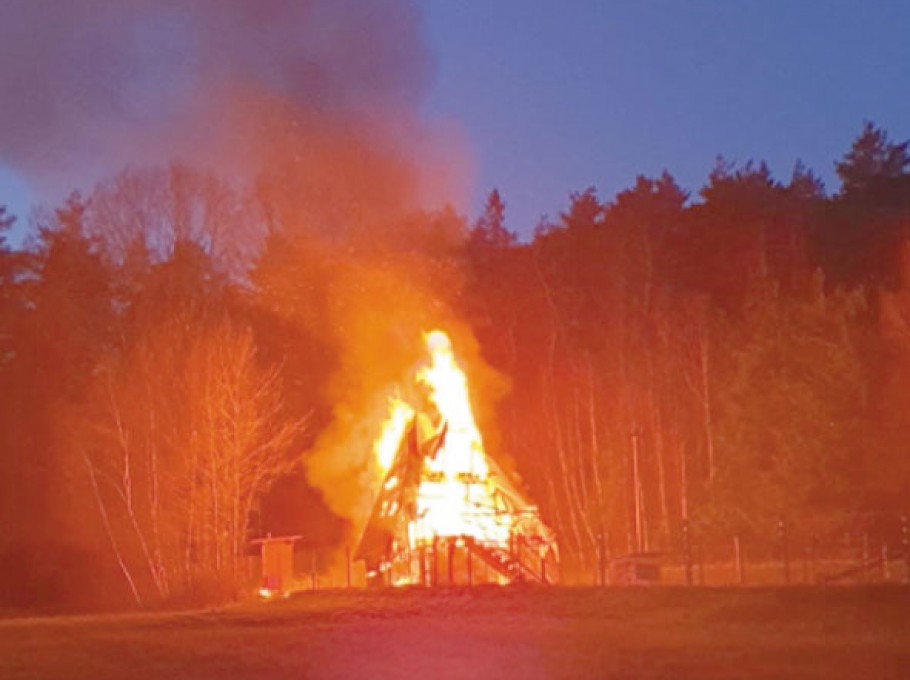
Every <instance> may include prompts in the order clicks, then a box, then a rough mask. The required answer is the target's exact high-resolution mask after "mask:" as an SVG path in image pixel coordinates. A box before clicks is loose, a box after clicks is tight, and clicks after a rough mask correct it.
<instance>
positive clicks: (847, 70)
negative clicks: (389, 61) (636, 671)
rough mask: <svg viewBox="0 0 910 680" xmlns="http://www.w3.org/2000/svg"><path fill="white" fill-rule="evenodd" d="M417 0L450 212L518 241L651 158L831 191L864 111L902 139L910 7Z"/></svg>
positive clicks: (25, 190) (689, 184)
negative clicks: (490, 224) (454, 154)
mask: <svg viewBox="0 0 910 680" xmlns="http://www.w3.org/2000/svg"><path fill="white" fill-rule="evenodd" d="M418 7H419V8H420V9H421V10H422V11H423V13H424V14H423V27H422V32H423V39H424V40H425V42H426V44H427V50H428V52H429V53H430V54H431V55H432V57H433V58H434V60H435V64H434V68H433V69H432V73H433V75H432V77H431V80H430V86H429V89H428V96H427V98H426V101H425V104H424V108H423V111H424V115H425V116H427V117H429V118H434V119H436V118H441V119H445V120H447V121H449V122H450V123H452V124H454V125H455V126H456V127H458V128H460V130H461V132H460V135H459V136H460V137H463V138H464V139H465V140H467V142H468V145H469V147H470V148H469V155H470V156H471V157H472V159H473V165H474V168H475V172H474V174H473V178H472V180H473V181H472V186H473V187H474V189H473V198H472V199H471V200H470V202H469V204H467V205H464V206H461V208H462V209H463V210H465V211H466V212H468V213H469V214H470V216H471V217H474V216H476V214H477V212H478V210H479V208H480V206H481V205H482V203H483V199H484V197H485V195H486V193H487V192H488V191H489V190H490V189H491V188H493V187H498V188H499V189H500V191H501V193H502V194H503V197H504V198H505V201H506V203H507V223H508V226H509V227H510V228H511V229H513V230H516V231H518V232H519V233H521V234H522V235H523V236H528V235H530V233H531V231H532V229H533V227H534V225H535V224H536V223H537V222H538V221H539V219H540V217H541V216H543V215H549V216H550V217H551V218H555V217H556V216H558V214H559V212H560V211H562V210H564V209H565V208H566V206H567V200H568V196H569V194H570V193H571V192H575V191H582V190H584V189H585V188H586V187H588V186H595V187H596V188H597V190H598V193H599V195H600V197H601V198H602V199H607V198H611V197H612V196H613V195H614V194H615V193H616V192H617V191H620V190H622V189H624V188H626V187H628V186H630V185H631V184H632V183H633V182H634V180H635V177H636V175H638V174H645V175H649V176H653V175H657V174H659V173H660V172H661V171H662V170H663V169H665V168H666V169H668V170H669V171H670V172H671V173H672V174H673V175H674V176H675V177H676V178H677V180H678V181H679V182H680V184H681V185H682V186H683V187H684V188H686V189H687V190H689V191H690V192H692V193H695V192H697V190H698V188H699V186H700V185H701V184H702V183H703V182H704V181H705V179H706V177H707V175H708V173H709V172H710V170H711V168H712V167H713V165H714V162H715V158H716V157H717V156H718V155H723V156H724V157H725V158H727V159H728V160H731V161H734V162H737V163H741V162H744V161H747V160H749V159H755V160H765V161H767V162H768V164H769V166H770V168H771V170H772V172H773V173H774V174H775V176H776V177H778V178H780V179H783V180H785V179H786V178H788V177H789V175H790V172H791V170H792V168H793V165H794V163H795V161H796V160H797V159H802V160H803V161H804V162H805V163H806V165H808V166H809V167H810V168H812V169H813V170H815V171H816V172H817V173H818V174H819V175H820V176H821V177H822V179H823V180H824V181H825V184H826V187H827V189H828V191H829V192H833V191H835V190H836V189H837V181H836V177H835V176H834V173H833V165H834V162H835V160H836V159H838V158H839V157H840V156H841V155H842V154H843V153H844V152H845V151H846V150H847V149H848V147H849V145H850V142H851V141H852V140H853V139H854V138H855V137H856V135H857V134H858V132H859V130H860V128H861V125H862V123H863V121H864V120H867V119H868V120H872V121H873V122H875V123H876V124H877V125H879V126H881V127H883V128H885V129H886V130H887V131H888V132H889V134H890V136H891V138H892V139H894V140H904V139H906V138H908V137H910V94H908V90H907V80H906V74H907V69H908V67H910V41H908V40H907V29H908V27H910V3H908V2H901V1H895V0H891V1H888V0H865V1H863V0H799V1H793V0H765V1H762V2H757V1H756V2H751V1H748V0H742V1H735V2H730V1H729V0H693V1H690V2H679V1H678V0H641V1H636V2H607V1H604V0H572V1H571V2H558V1H555V0H553V1H548V0H496V1H495V2H488V1H482V0H464V1H457V2H456V1H454V0H420V1H419V2H418ZM4 96H6V94H5V95H4ZM0 156H2V149H0ZM15 171H16V168H15V166H14V165H13V164H12V163H11V162H10V160H9V159H8V158H2V157H0V203H6V204H8V205H9V206H10V208H11V209H12V210H13V211H14V212H15V213H18V214H20V215H21V216H23V217H24V216H25V214H26V211H27V205H28V204H30V203H31V202H32V201H34V200H36V199H42V198H45V197H43V196H40V195H38V193H37V192H36V191H35V190H34V189H32V190H31V191H30V190H29V186H28V185H27V184H26V182H25V181H24V180H22V178H21V177H20V176H18V175H17V173H16V172H15ZM82 179H83V178H80V177H74V179H73V186H79V182H80V181H81V180H82ZM80 188H82V189H84V190H85V189H90V187H80ZM55 198H56V197H55Z"/></svg>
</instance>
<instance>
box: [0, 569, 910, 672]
mask: <svg viewBox="0 0 910 680" xmlns="http://www.w3.org/2000/svg"><path fill="white" fill-rule="evenodd" d="M0 678H4V679H5V680H13V679H15V678H48V679H53V678H67V679H73V680H79V679H83V678H84V679H86V680H88V679H89V678H90V679H91V680H107V679H108V678H111V679H114V678H116V679H117V680H120V679H122V678H126V679H127V680H145V679H151V678H165V679H167V680H178V679H184V678H185V679H194V678H237V679H246V678H256V679H257V680H266V679H271V678H295V679H297V680H300V679H306V678H312V679H322V678H371V679H372V678H390V679H394V678H426V679H427V680H431V679H437V678H438V679H445V678H471V679H483V678H522V679H524V678H528V679H531V680H533V679H535V678H541V679H543V678H548V679H549V678H554V679H562V678H565V679H569V678H573V679H574V678H673V679H680V678H825V679H826V680H830V679H834V678H864V679H867V678H910V588H906V587H904V588H902V587H899V586H893V587H875V588H873V587H865V588H846V587H844V588H829V589H822V588H786V589H765V588H743V589H720V588H674V587H664V588H651V589H647V588H630V589H599V590H598V589H591V588H574V589H570V588H542V587H538V588H531V587H527V588H525V587H522V588H499V587H482V588H474V589H467V588H464V589H440V590H422V589H402V590H388V591H378V592H367V591H362V590H358V591H323V592H317V593H302V594H300V595H297V596H295V597H292V598H290V599H288V600H285V601H280V602H272V603H262V604H248V605H242V606H235V607H229V608H226V609H221V610H212V611H195V612H184V613H165V614H162V613H157V614H134V615H118V616H91V617H59V618H19V619H7V620H4V621H0Z"/></svg>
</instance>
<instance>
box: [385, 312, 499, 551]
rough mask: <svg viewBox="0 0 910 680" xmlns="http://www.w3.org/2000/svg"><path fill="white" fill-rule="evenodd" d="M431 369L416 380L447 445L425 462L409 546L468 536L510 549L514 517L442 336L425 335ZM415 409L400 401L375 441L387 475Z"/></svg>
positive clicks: (465, 383) (436, 332)
mask: <svg viewBox="0 0 910 680" xmlns="http://www.w3.org/2000/svg"><path fill="white" fill-rule="evenodd" d="M424 341H425V343H426V346H427V350H428V351H429V354H430V363H429V365H427V366H426V367H424V368H423V369H421V370H420V371H419V372H418V374H417V382H418V383H419V384H420V385H424V386H425V387H426V388H427V389H428V392H429V400H430V402H431V403H432V404H433V406H434V407H435V408H436V411H437V412H438V414H439V418H440V422H439V423H438V428H439V432H440V433H441V436H442V443H441V445H440V447H439V449H438V450H437V451H436V452H435V455H430V456H428V457H427V458H426V459H425V461H424V468H423V471H422V474H421V481H420V486H419V488H418V491H417V519H416V520H415V521H413V522H412V523H411V524H410V526H409V527H408V536H409V543H410V545H411V547H416V546H417V545H418V544H420V543H423V542H429V541H432V540H433V539H434V538H442V537H463V536H469V537H471V538H473V539H475V540H476V541H479V542H484V543H491V544H496V545H501V546H504V545H507V544H508V541H509V534H510V530H511V525H512V516H511V514H510V513H508V512H506V508H505V506H504V504H503V501H502V499H501V498H499V497H498V496H497V493H496V485H495V484H494V483H493V480H492V479H491V476H490V475H491V470H490V464H489V461H488V459H487V456H486V453H485V451H484V447H483V438H482V436H481V433H480V430H479V428H478V427H477V423H476V421H475V419H474V413H473V410H472V408H471V400H470V395H469V392H468V380H467V377H466V376H465V374H464V371H463V370H462V369H461V367H460V366H459V365H458V362H457V360H456V358H455V354H454V350H453V348H452V342H451V340H450V339H449V337H448V335H446V334H445V333H444V332H443V331H440V330H433V331H431V332H429V333H426V334H425V335H424ZM415 413H416V409H414V408H412V407H411V406H409V405H408V404H406V403H404V402H403V401H400V400H396V403H395V404H394V405H392V406H391V410H390V416H389V419H388V420H387V421H386V423H385V425H384V426H383V430H382V434H381V435H380V437H379V438H378V439H377V440H376V443H375V445H374V452H375V453H376V456H377V464H378V466H379V468H380V470H382V471H383V472H385V471H387V470H388V468H389V467H390V466H391V465H392V463H393V456H394V450H393V449H394V447H396V446H397V445H398V444H399V442H400V441H401V437H402V435H403V433H404V431H405V429H406V428H407V425H408V423H409V422H410V421H411V420H412V419H413V418H414V416H415Z"/></svg>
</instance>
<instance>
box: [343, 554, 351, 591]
mask: <svg viewBox="0 0 910 680" xmlns="http://www.w3.org/2000/svg"><path fill="white" fill-rule="evenodd" d="M344 562H345V584H346V585H347V587H348V588H350V587H351V546H347V547H345V549H344Z"/></svg>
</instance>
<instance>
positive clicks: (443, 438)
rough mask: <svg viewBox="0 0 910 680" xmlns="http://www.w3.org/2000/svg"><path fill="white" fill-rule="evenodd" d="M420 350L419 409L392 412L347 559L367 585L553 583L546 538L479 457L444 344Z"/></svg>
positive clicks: (438, 335)
mask: <svg viewBox="0 0 910 680" xmlns="http://www.w3.org/2000/svg"><path fill="white" fill-rule="evenodd" d="M426 344H427V349H428V351H429V354H430V363H429V365H428V366H426V367H425V368H424V369H422V370H421V371H419V372H418V374H417V382H418V383H419V384H420V385H421V386H422V387H423V388H424V389H425V390H426V394H427V399H426V404H423V405H422V407H415V406H413V405H411V404H408V403H406V402H405V401H403V400H400V399H396V400H394V401H393V403H392V404H391V408H390V415H389V418H388V420H387V421H386V423H385V425H384V427H383V430H382V433H381V435H380V436H379V438H378V439H377V440H376V442H375V445H374V455H375V462H376V464H377V467H378V469H379V472H380V476H381V478H382V483H381V485H380V487H379V491H378V493H377V496H376V500H375V503H374V505H373V510H372V513H371V515H370V517H369V520H368V522H367V524H366V527H365V529H364V531H363V534H362V537H361V540H360V544H359V547H358V549H357V552H356V554H355V558H356V559H358V560H363V561H364V562H365V565H366V571H367V578H368V581H369V582H370V583H371V584H374V585H380V584H393V585H405V584H423V585H437V584H439V585H442V584H447V585H454V584H472V583H491V582H492V583H503V584H505V583H515V582H523V581H530V582H539V583H552V582H554V581H555V579H556V576H557V571H556V566H557V551H556V544H555V541H554V537H553V534H552V532H551V531H550V529H549V528H548V527H547V526H545V525H544V523H543V522H542V521H541V519H540V515H539V513H538V510H537V508H536V507H535V506H534V505H532V504H530V503H529V502H528V501H527V499H526V498H525V497H524V495H523V494H522V493H521V492H520V491H519V489H518V488H517V487H516V486H515V485H514V484H513V483H512V482H511V481H510V480H509V478H508V477H507V476H506V475H505V473H504V472H503V470H502V469H501V468H500V467H499V466H498V465H497V464H496V463H495V461H494V460H493V459H492V458H490V457H489V456H488V455H487V454H486V452H485V451H484V447H483V439H482V437H481V434H480V431H479V429H478V427H477V425H476V422H475V420H474V415H473V412H472V408H471V402H470V398H469V394H468V386H467V379H466V377H465V374H464V373H463V371H462V370H461V368H460V367H459V366H458V363H457V362H456V360H455V356H454V353H453V349H452V344H451V342H450V340H449V338H448V336H447V335H446V334H445V333H443V332H441V331H433V332H431V333H428V334H427V335H426Z"/></svg>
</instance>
